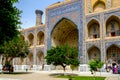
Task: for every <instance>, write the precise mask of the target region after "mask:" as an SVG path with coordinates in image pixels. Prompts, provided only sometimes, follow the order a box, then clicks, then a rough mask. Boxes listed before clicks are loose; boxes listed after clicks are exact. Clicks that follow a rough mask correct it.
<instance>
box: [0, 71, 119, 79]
mask: <svg viewBox="0 0 120 80" xmlns="http://www.w3.org/2000/svg"><path fill="white" fill-rule="evenodd" d="M54 73H63V71H57V70H56V71H34V72H32V73H29V74H16V75H13V74H0V80H68V79H63V78H55V77H53V76H49V75H50V74H54ZM66 73H74V74H78V75H80V76H94V75H91V73H90V72H78V71H74V72H71V71H67V72H66ZM96 76H104V77H107V78H106V80H120V75H119V74H112V73H106V72H102V73H99V72H97V73H96Z"/></svg>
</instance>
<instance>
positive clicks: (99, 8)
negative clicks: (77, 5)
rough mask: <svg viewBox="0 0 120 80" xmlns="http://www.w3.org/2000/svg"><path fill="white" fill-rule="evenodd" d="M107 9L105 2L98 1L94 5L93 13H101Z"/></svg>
mask: <svg viewBox="0 0 120 80" xmlns="http://www.w3.org/2000/svg"><path fill="white" fill-rule="evenodd" d="M105 9H106V4H105V2H103V1H100V0H98V1H96V2H95V3H94V5H93V12H101V11H103V10H105Z"/></svg>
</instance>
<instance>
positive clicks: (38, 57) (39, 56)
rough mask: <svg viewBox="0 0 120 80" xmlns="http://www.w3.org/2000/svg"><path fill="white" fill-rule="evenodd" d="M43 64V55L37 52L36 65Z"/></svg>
mask: <svg viewBox="0 0 120 80" xmlns="http://www.w3.org/2000/svg"><path fill="white" fill-rule="evenodd" d="M43 64H44V53H43V52H39V53H38V54H37V65H43Z"/></svg>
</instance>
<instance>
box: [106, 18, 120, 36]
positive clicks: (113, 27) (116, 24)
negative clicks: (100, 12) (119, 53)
mask: <svg viewBox="0 0 120 80" xmlns="http://www.w3.org/2000/svg"><path fill="white" fill-rule="evenodd" d="M106 36H107V37H115V36H120V19H119V18H118V17H116V16H111V17H110V18H109V19H108V20H107V22H106Z"/></svg>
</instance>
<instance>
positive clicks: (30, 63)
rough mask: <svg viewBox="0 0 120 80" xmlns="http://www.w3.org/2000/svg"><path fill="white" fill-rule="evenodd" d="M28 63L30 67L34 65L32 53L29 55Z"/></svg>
mask: <svg viewBox="0 0 120 80" xmlns="http://www.w3.org/2000/svg"><path fill="white" fill-rule="evenodd" d="M28 60H29V61H28V62H27V64H29V65H31V66H32V65H33V54H32V53H29V54H28Z"/></svg>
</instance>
